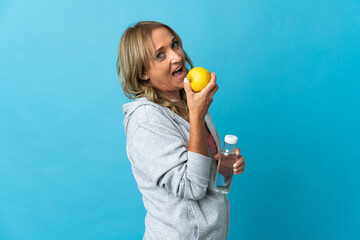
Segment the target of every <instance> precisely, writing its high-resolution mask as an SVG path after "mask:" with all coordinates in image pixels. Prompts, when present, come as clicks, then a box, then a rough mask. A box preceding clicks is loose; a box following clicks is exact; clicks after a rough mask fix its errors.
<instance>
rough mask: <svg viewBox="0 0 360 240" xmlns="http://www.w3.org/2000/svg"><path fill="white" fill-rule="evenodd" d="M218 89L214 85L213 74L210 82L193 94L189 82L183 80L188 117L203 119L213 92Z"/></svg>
mask: <svg viewBox="0 0 360 240" xmlns="http://www.w3.org/2000/svg"><path fill="white" fill-rule="evenodd" d="M218 89H219V86H218V85H217V83H216V75H215V73H211V79H210V82H209V83H208V84H207V85H206V87H205V88H203V89H202V90H201V91H200V92H194V91H193V90H192V89H191V86H190V82H189V80H187V79H186V78H185V79H184V90H185V92H186V98H187V105H188V108H189V115H190V116H189V117H190V118H193V117H195V118H198V119H201V120H203V119H205V116H206V113H207V112H208V110H209V107H210V105H211V103H212V101H213V96H214V94H215V92H216V91H217V90H218Z"/></svg>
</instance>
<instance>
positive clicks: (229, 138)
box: [225, 135, 238, 144]
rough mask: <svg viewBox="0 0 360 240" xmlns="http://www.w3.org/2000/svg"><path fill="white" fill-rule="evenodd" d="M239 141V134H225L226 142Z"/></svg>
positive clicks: (233, 142) (234, 142)
mask: <svg viewBox="0 0 360 240" xmlns="http://www.w3.org/2000/svg"><path fill="white" fill-rule="evenodd" d="M237 141H238V138H237V136H234V135H226V136H225V142H226V143H229V144H236V143H237Z"/></svg>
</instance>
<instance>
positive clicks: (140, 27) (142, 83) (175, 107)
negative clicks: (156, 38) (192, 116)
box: [116, 21, 193, 121]
mask: <svg viewBox="0 0 360 240" xmlns="http://www.w3.org/2000/svg"><path fill="white" fill-rule="evenodd" d="M160 27H163V28H166V29H168V30H169V31H170V32H171V33H172V34H173V35H174V37H175V38H176V39H177V40H178V42H179V45H180V46H181V48H182V46H183V45H182V42H181V39H180V37H179V35H177V34H176V32H175V31H174V30H173V29H172V28H170V27H169V26H167V25H165V24H163V23H160V22H154V21H143V22H138V23H136V24H135V25H134V26H130V27H128V28H127V29H126V30H125V32H124V33H123V35H122V37H121V40H120V45H119V55H118V59H117V62H116V66H117V73H118V75H119V78H120V83H121V87H122V89H123V91H124V93H125V96H126V97H128V98H129V99H136V98H140V97H146V98H147V99H149V100H150V101H152V102H155V103H157V104H159V105H161V106H164V107H168V108H169V109H170V110H172V111H173V112H175V113H176V114H178V115H179V116H181V117H182V118H184V119H185V120H187V121H189V116H188V113H189V109H188V106H187V101H186V92H185V90H184V89H181V90H180V100H177V99H171V98H169V97H168V96H167V95H166V94H165V93H164V92H162V91H161V90H159V89H156V88H154V87H152V86H150V85H149V81H146V80H142V79H141V78H140V77H141V76H142V74H143V73H144V72H146V71H147V67H148V63H149V62H148V61H149V60H151V59H154V46H153V43H152V40H151V32H152V30H153V29H156V28H160ZM184 54H185V61H186V63H188V64H189V65H190V67H191V68H193V64H192V61H191V59H190V58H189V56H188V55H187V54H186V52H185V51H184Z"/></svg>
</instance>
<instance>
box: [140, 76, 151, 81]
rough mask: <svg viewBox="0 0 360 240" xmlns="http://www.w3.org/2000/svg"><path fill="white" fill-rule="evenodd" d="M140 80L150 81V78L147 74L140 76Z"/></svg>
mask: <svg viewBox="0 0 360 240" xmlns="http://www.w3.org/2000/svg"><path fill="white" fill-rule="evenodd" d="M140 79H141V80H145V81H147V80H149V76H148V75H147V74H142V75H141V76H140Z"/></svg>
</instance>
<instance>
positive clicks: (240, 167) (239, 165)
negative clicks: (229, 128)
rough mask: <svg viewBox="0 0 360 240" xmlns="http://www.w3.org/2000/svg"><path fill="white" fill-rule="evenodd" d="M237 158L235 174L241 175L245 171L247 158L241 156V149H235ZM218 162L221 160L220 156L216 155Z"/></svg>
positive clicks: (234, 168) (234, 166) (234, 165)
mask: <svg viewBox="0 0 360 240" xmlns="http://www.w3.org/2000/svg"><path fill="white" fill-rule="evenodd" d="M235 156H236V161H235V163H234V164H233V172H234V174H235V175H239V174H242V173H243V172H244V171H245V166H246V163H245V158H244V156H240V148H235ZM214 158H215V160H216V161H219V159H220V154H219V153H218V154H216V155H215V156H214Z"/></svg>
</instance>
